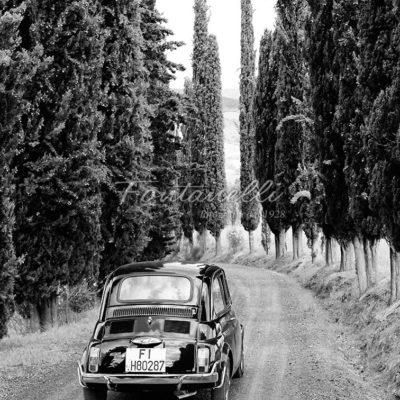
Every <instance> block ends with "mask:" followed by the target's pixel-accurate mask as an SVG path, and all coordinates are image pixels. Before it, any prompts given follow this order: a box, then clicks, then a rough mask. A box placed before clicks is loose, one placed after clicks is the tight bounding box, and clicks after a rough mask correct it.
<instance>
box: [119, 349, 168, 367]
mask: <svg viewBox="0 0 400 400" xmlns="http://www.w3.org/2000/svg"><path fill="white" fill-rule="evenodd" d="M165 359H166V350H165V349H138V348H127V349H126V356H125V371H126V372H153V373H157V372H159V373H161V372H165Z"/></svg>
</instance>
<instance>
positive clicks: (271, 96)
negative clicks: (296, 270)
mask: <svg viewBox="0 0 400 400" xmlns="http://www.w3.org/2000/svg"><path fill="white" fill-rule="evenodd" d="M278 61H279V42H278V41H277V40H276V33H272V32H270V31H268V30H266V31H265V32H264V35H263V37H262V39H261V43H260V56H259V65H258V77H257V84H256V89H255V95H254V106H253V108H254V122H255V141H256V151H255V173H256V177H257V179H258V182H259V186H260V187H263V186H266V187H269V190H268V191H267V193H264V194H262V195H261V202H262V207H263V218H264V219H265V222H266V223H268V226H269V227H270V229H271V231H272V233H273V234H274V236H275V250H276V251H275V254H276V257H277V258H279V257H280V256H282V255H283V254H284V252H285V233H286V230H287V228H288V226H287V225H286V224H285V223H284V219H283V218H282V217H283V215H281V213H280V211H279V210H278V208H277V202H276V201H269V196H270V195H271V193H272V190H276V187H275V185H274V180H275V146H276V141H277V117H278V115H277V98H276V83H277V79H278ZM267 185H268V186H267ZM265 222H263V225H265Z"/></svg>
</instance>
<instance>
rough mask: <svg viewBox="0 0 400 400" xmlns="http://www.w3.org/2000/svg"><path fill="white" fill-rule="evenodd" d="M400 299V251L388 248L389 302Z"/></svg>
mask: <svg viewBox="0 0 400 400" xmlns="http://www.w3.org/2000/svg"><path fill="white" fill-rule="evenodd" d="M398 300H400V253H398V252H396V251H395V250H394V249H392V248H390V304H393V303H395V302H396V301H398Z"/></svg>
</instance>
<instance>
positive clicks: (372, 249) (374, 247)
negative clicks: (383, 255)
mask: <svg viewBox="0 0 400 400" xmlns="http://www.w3.org/2000/svg"><path fill="white" fill-rule="evenodd" d="M369 248H370V252H371V269H372V276H373V279H374V284H376V283H378V265H377V254H376V253H377V251H378V240H370V242H369Z"/></svg>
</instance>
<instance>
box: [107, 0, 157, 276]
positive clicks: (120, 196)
mask: <svg viewBox="0 0 400 400" xmlns="http://www.w3.org/2000/svg"><path fill="white" fill-rule="evenodd" d="M102 6H103V18H104V25H105V28H106V29H107V30H108V31H109V32H110V33H109V35H108V38H107V41H106V43H105V61H104V66H103V71H102V82H101V84H102V88H103V90H104V92H105V96H104V101H103V103H102V105H101V111H102V113H103V114H104V118H105V119H104V123H103V126H102V129H101V134H100V140H101V144H102V148H103V151H104V152H105V163H106V166H107V168H108V170H109V173H108V179H107V182H106V184H105V185H103V188H102V192H103V198H104V205H103V213H102V233H103V238H104V242H105V248H104V251H103V253H102V260H101V276H100V278H101V279H103V278H104V277H105V276H106V275H107V274H108V273H109V272H110V271H111V270H113V269H114V268H115V267H117V266H119V265H121V264H124V263H128V262H132V261H134V260H138V259H139V258H140V257H141V255H142V252H143V250H144V249H145V248H146V246H147V244H148V242H149V231H150V228H151V210H152V207H153V197H154V188H153V187H152V185H151V181H152V171H151V166H152V161H153V155H152V152H153V147H152V143H151V132H150V129H149V124H150V123H149V114H150V110H149V106H148V103H147V97H146V96H147V94H148V93H147V81H148V71H147V70H146V67H145V65H144V62H143V56H142V53H141V49H142V48H143V46H144V45H145V44H144V42H143V37H142V33H141V29H140V12H141V11H140V2H139V1H137V0H136V1H130V0H129V1H128V0H123V1H119V2H117V3H116V2H114V1H110V0H102Z"/></svg>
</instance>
